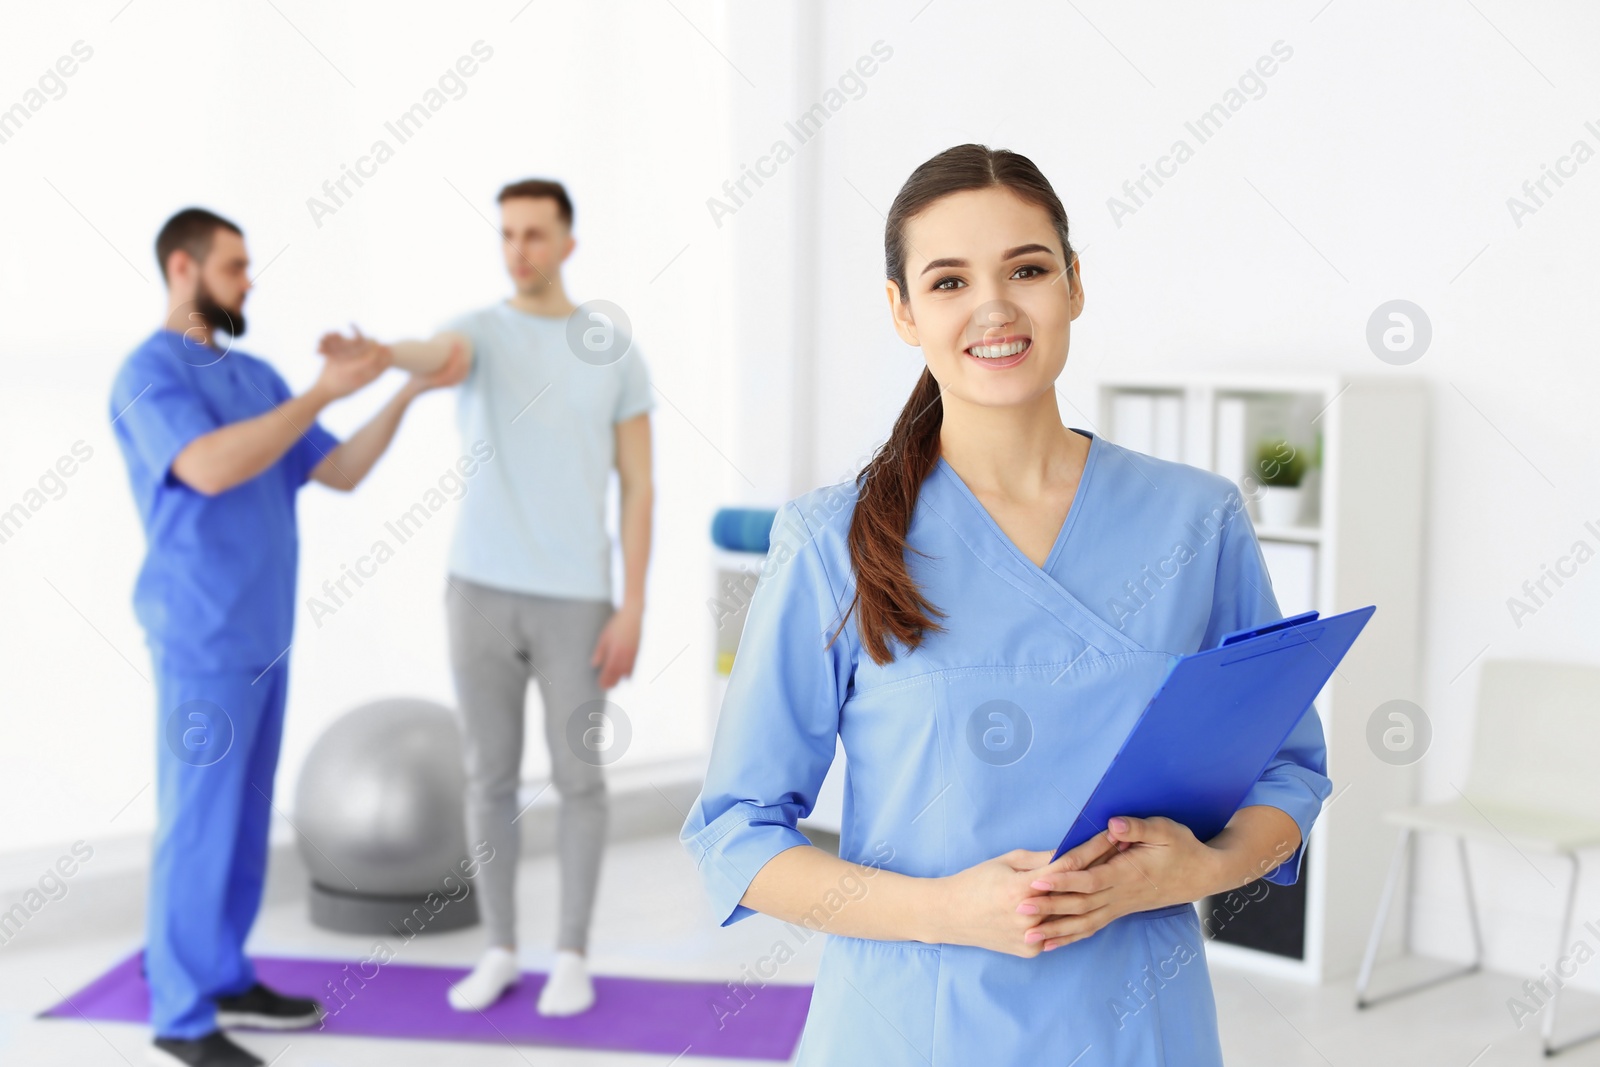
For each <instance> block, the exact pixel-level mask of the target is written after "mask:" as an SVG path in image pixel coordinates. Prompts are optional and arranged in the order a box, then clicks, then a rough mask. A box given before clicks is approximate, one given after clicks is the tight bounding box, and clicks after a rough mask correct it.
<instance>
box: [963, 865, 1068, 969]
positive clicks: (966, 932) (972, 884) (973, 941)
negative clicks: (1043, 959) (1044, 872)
mask: <svg viewBox="0 0 1600 1067" xmlns="http://www.w3.org/2000/svg"><path fill="white" fill-rule="evenodd" d="M1082 847H1083V846H1079V848H1082ZM1074 851H1076V850H1074ZM1071 855H1072V853H1070V852H1069V853H1067V854H1066V855H1064V856H1062V857H1061V860H1062V861H1063V862H1065V861H1066V860H1067V859H1068V857H1069V856H1071ZM1079 859H1080V861H1081V860H1082V857H1081V856H1080V857H1079ZM1049 861H1050V853H1049V852H1034V851H1030V850H1028V849H1023V848H1018V849H1013V850H1011V851H1010V852H1007V853H1006V854H1005V855H1003V856H996V857H995V858H994V859H992V860H984V861H983V862H982V863H978V864H974V865H973V866H971V867H968V868H967V869H966V870H964V871H957V872H956V873H955V874H951V875H946V876H945V877H943V878H939V879H937V882H938V883H939V889H940V892H939V897H938V899H939V901H940V903H941V905H942V906H941V908H940V909H939V910H940V920H939V927H940V929H939V930H938V934H937V940H938V941H940V942H944V943H947V944H952V945H975V946H977V947H978V948H988V949H993V950H994V951H996V952H1007V953H1010V954H1011V955H1013V956H1024V957H1031V956H1037V955H1038V954H1039V953H1040V951H1041V942H1040V941H1039V940H1034V941H1029V940H1027V938H1026V937H1025V936H1024V935H1026V934H1027V933H1028V932H1029V931H1030V930H1032V929H1034V928H1035V927H1037V926H1038V925H1039V924H1040V922H1041V921H1042V920H1043V919H1046V918H1048V917H1049V916H1048V914H1046V913H1042V912H1039V911H1038V909H1035V913H1034V914H1026V913H1024V912H1023V911H1022V910H1021V908H1020V905H1021V904H1022V903H1023V902H1024V901H1026V900H1035V899H1040V898H1039V891H1038V890H1036V889H1031V888H1029V885H1028V883H1029V882H1031V881H1033V880H1034V879H1036V878H1038V877H1039V875H1040V870H1039V869H1040V868H1041V867H1042V866H1043V865H1044V864H1046V863H1049Z"/></svg>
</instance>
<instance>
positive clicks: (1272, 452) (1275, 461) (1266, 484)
mask: <svg viewBox="0 0 1600 1067" xmlns="http://www.w3.org/2000/svg"><path fill="white" fill-rule="evenodd" d="M1305 473H1306V458H1305V455H1304V454H1303V453H1301V452H1300V450H1298V449H1296V448H1295V447H1294V446H1293V445H1291V444H1290V443H1289V442H1288V441H1285V440H1283V439H1282V438H1273V439H1268V440H1265V441H1262V442H1261V444H1260V445H1259V446H1258V447H1257V449H1256V477H1257V478H1259V479H1260V480H1261V498H1260V502H1259V503H1258V504H1257V507H1258V509H1259V510H1260V513H1261V524H1262V525H1263V526H1294V525H1296V524H1298V523H1299V521H1300V506H1301V503H1302V500H1301V496H1302V492H1301V487H1300V483H1301V481H1302V480H1303V479H1304V478H1305Z"/></svg>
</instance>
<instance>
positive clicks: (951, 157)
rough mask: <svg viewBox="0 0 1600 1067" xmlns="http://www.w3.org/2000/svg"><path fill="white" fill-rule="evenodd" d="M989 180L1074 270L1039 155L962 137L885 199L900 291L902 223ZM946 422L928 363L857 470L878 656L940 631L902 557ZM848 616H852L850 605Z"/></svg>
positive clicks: (861, 605)
mask: <svg viewBox="0 0 1600 1067" xmlns="http://www.w3.org/2000/svg"><path fill="white" fill-rule="evenodd" d="M991 186H1003V187H1004V188H1006V189H1008V190H1010V191H1011V192H1013V193H1015V194H1016V195H1017V196H1018V197H1020V198H1022V199H1023V200H1026V201H1028V202H1029V203H1033V204H1037V205H1038V206H1039V207H1042V208H1044V210H1045V211H1046V212H1048V213H1049V215H1050V220H1051V222H1052V223H1053V224H1054V225H1055V230H1056V234H1057V236H1059V237H1060V238H1061V254H1062V256H1063V257H1064V262H1065V263H1066V264H1067V269H1068V271H1069V273H1070V272H1071V271H1072V270H1073V269H1074V267H1075V256H1074V253H1073V251H1072V244H1071V242H1070V241H1069V240H1068V238H1067V213H1066V211H1065V210H1064V209H1063V208H1062V206H1061V200H1060V199H1059V198H1058V197H1057V196H1056V193H1055V190H1054V189H1052V188H1051V187H1050V183H1049V182H1048V181H1047V180H1046V179H1045V176H1044V175H1043V174H1041V173H1040V172H1039V168H1038V167H1036V166H1034V165H1033V161H1032V160H1030V159H1029V158H1028V157H1027V156H1023V155H1018V154H1017V153H1016V152H1008V151H1006V150H1005V149H1003V148H989V147H987V146H985V145H979V144H964V145H957V146H956V147H954V148H948V149H946V150H945V151H943V152H940V153H939V154H938V155H936V156H934V157H933V158H932V159H930V160H928V161H927V162H926V163H924V164H922V165H921V166H920V167H918V168H917V169H916V170H914V171H912V172H911V177H910V178H907V179H906V183H905V185H903V186H901V187H900V192H899V194H898V195H897V196H896V197H895V198H894V204H893V206H891V207H890V208H889V218H888V221H887V223H886V224H885V225H884V232H883V258H884V266H885V270H886V275H887V277H888V278H890V279H891V280H893V281H894V283H895V285H896V286H898V287H899V289H900V298H901V299H902V300H904V301H910V299H911V293H910V290H909V289H908V288H907V286H906V250H907V247H908V246H907V244H906V235H905V231H906V224H907V223H909V222H910V221H911V219H912V218H914V217H915V216H916V215H917V214H919V213H920V212H922V211H923V210H924V209H926V208H927V207H928V206H929V205H931V204H932V203H933V202H934V201H936V200H938V199H939V198H941V197H944V196H948V195H950V194H951V193H956V192H961V191H963V190H967V189H987V188H989V187H991ZM943 421H944V404H943V401H942V400H941V399H940V389H939V383H938V382H937V381H935V380H934V377H933V375H932V374H931V373H929V371H928V369H927V368H926V367H924V368H923V370H922V376H921V377H920V378H918V379H917V385H916V388H914V389H912V391H911V398H910V399H909V400H907V401H906V405H905V407H904V408H903V409H902V410H901V412H900V417H899V418H898V419H896V420H895V424H894V431H893V432H892V433H890V435H889V439H888V440H887V441H885V442H884V443H883V445H882V446H881V447H879V449H878V450H877V452H875V453H874V454H873V457H872V460H871V462H869V463H868V464H867V465H866V466H865V467H864V468H862V470H861V473H860V474H859V475H857V476H856V486H857V489H858V494H857V501H856V508H855V515H854V516H853V517H852V519H851V520H850V535H849V544H850V560H851V564H852V566H853V568H854V570H855V582H856V592H855V598H854V599H853V600H852V602H851V610H853V611H855V612H856V629H857V630H858V631H859V633H860V635H861V645H862V647H863V648H865V649H866V651H867V654H868V655H870V656H871V657H872V659H873V661H874V662H876V663H878V664H880V665H881V664H884V663H888V662H889V661H890V660H892V659H893V658H894V653H893V651H892V650H891V649H890V647H889V641H888V639H889V638H890V637H893V638H895V639H896V640H898V641H900V642H901V643H902V644H904V645H905V646H906V647H907V648H908V649H912V650H915V649H916V648H917V646H918V645H920V644H921V643H922V637H923V634H924V633H925V632H927V631H930V630H931V631H935V632H942V631H943V630H944V627H943V626H940V625H938V624H937V623H935V622H934V621H933V619H932V618H931V616H932V615H938V616H939V617H940V618H943V617H944V614H945V613H944V612H942V611H940V610H939V609H938V608H936V607H934V605H933V604H932V603H930V602H929V601H928V599H927V598H926V597H924V596H923V595H922V593H921V591H920V590H918V589H917V587H916V585H915V584H914V583H913V582H912V580H911V574H910V571H909V569H908V568H907V566H906V551H907V548H908V546H907V544H906V532H907V530H908V529H909V528H910V525H911V511H912V509H913V508H914V507H915V506H916V503H917V496H918V493H919V492H920V490H921V488H922V482H923V479H925V478H927V477H928V475H929V474H931V473H932V472H933V467H934V464H936V463H937V462H938V460H939V427H940V424H941V423H942V422H943ZM911 551H916V550H915V549H912V550H911ZM845 618H846V619H848V618H849V612H848V611H847V612H846V613H845ZM841 628H842V627H841Z"/></svg>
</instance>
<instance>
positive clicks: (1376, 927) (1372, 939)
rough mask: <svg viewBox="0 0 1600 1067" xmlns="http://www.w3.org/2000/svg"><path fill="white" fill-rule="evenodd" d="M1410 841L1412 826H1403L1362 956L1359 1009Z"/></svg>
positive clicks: (1365, 998)
mask: <svg viewBox="0 0 1600 1067" xmlns="http://www.w3.org/2000/svg"><path fill="white" fill-rule="evenodd" d="M1410 841H1411V827H1409V826H1406V827H1402V828H1401V830H1400V840H1399V841H1398V842H1397V843H1396V844H1395V848H1394V856H1393V858H1391V859H1390V860H1389V873H1388V874H1387V875H1385V876H1384V879H1383V893H1382V895H1380V896H1379V897H1378V914H1377V915H1375V916H1373V919H1372V932H1371V933H1370V934H1368V935H1367V951H1366V953H1365V954H1364V955H1362V957H1361V971H1360V973H1359V974H1357V975H1356V1007H1357V1008H1358V1009H1359V1008H1365V1007H1366V1006H1367V984H1368V983H1369V982H1371V981H1372V964H1373V962H1374V961H1375V960H1377V958H1378V943H1379V942H1380V941H1382V940H1383V927H1384V924H1385V922H1386V921H1387V920H1388V918H1389V905H1390V903H1391V902H1392V901H1393V900H1394V887H1395V885H1396V884H1397V883H1398V882H1399V881H1400V868H1401V867H1403V866H1404V865H1405V858H1406V845H1407V844H1408V843H1409V842H1410Z"/></svg>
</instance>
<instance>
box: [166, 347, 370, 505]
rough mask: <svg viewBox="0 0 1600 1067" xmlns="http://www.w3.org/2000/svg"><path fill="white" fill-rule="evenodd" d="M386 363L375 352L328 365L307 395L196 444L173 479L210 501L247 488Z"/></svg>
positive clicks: (176, 463)
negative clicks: (324, 411) (331, 407)
mask: <svg viewBox="0 0 1600 1067" xmlns="http://www.w3.org/2000/svg"><path fill="white" fill-rule="evenodd" d="M385 360H386V357H385V355H384V354H383V353H381V352H377V351H369V352H367V353H365V354H364V355H361V356H357V357H353V358H350V359H330V360H328V361H326V362H325V363H324V364H323V368H322V373H321V374H320V375H318V377H317V380H316V382H315V384H313V385H312V386H311V388H310V389H308V390H306V391H305V392H304V393H302V394H301V395H299V396H296V397H291V398H289V399H288V400H285V401H284V402H283V403H281V404H279V405H278V406H277V407H276V408H274V409H273V410H271V411H268V412H265V413H263V414H260V415H257V416H255V417H253V418H249V419H241V420H239V421H238V422H235V423H230V424H229V425H227V426H221V427H218V428H217V429H215V430H212V431H211V432H210V433H205V434H201V435H200V436H199V437H196V438H195V439H194V440H193V441H190V442H189V443H188V444H187V445H185V446H184V448H183V450H182V451H180V452H179V453H178V455H177V456H176V457H175V458H174V459H173V461H172V473H173V475H174V476H175V477H176V478H177V479H178V480H179V481H181V482H183V483H184V484H185V485H187V486H189V487H190V488H191V489H193V490H195V491H196V492H198V493H203V494H205V495H206V496H215V495H217V494H218V493H223V492H226V491H227V490H229V489H232V488H233V487H234V486H237V485H242V484H243V483H245V482H247V481H249V480H250V479H251V478H254V477H256V476H257V475H258V474H260V473H261V472H263V471H265V470H266V469H267V468H269V467H271V466H272V465H273V464H274V463H276V462H278V460H280V459H282V458H283V455H284V453H285V452H287V451H289V449H290V448H292V447H294V444H295V442H296V441H298V440H299V439H300V438H301V436H302V435H303V433H304V432H305V429H306V428H307V427H309V426H310V425H311V424H312V423H314V422H315V421H316V419H317V415H318V413H319V412H321V411H322V409H323V408H325V407H327V406H328V405H329V404H331V403H332V402H333V401H335V400H338V399H339V398H341V397H345V396H349V395H350V394H351V393H353V392H355V391H356V390H357V389H360V388H361V387H363V386H365V385H367V384H369V383H370V382H371V381H372V380H373V379H375V378H377V377H378V375H380V374H382V373H383V371H384V369H385V368H386V367H387V366H388V364H387V362H386V361H385Z"/></svg>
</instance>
